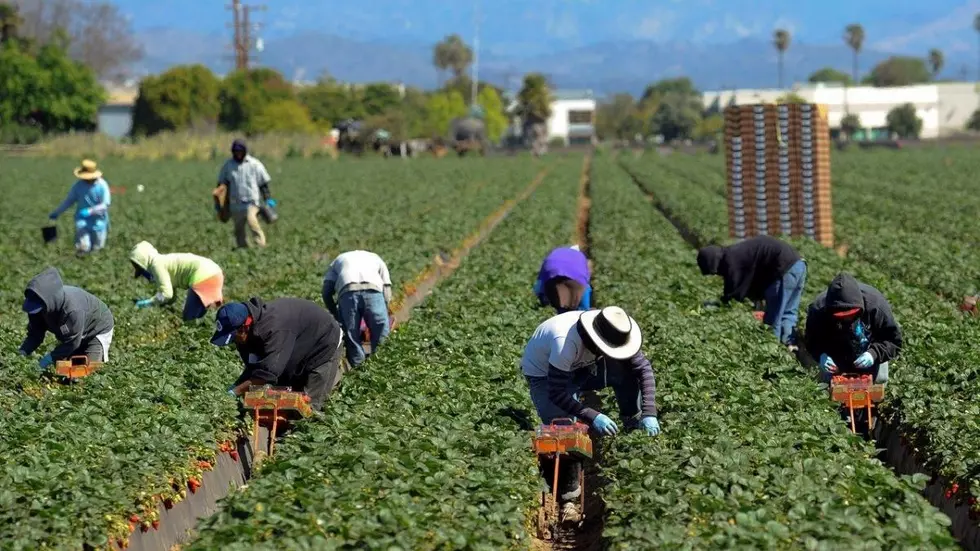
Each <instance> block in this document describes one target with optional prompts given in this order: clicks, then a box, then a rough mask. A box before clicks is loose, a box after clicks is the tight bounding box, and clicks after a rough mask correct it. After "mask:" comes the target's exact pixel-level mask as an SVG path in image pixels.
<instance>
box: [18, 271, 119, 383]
mask: <svg viewBox="0 0 980 551" xmlns="http://www.w3.org/2000/svg"><path fill="white" fill-rule="evenodd" d="M23 309H24V312H26V313H27V338H25V339H24V342H23V343H22V344H21V345H20V348H19V349H18V353H19V354H20V355H22V356H29V355H31V354H33V353H34V351H35V350H37V349H38V348H39V347H40V346H41V344H43V343H44V337H45V335H46V334H47V333H48V332H50V333H51V334H53V335H54V336H55V338H56V339H58V345H57V346H55V347H54V349H52V350H51V352H48V353H47V354H45V355H44V356H43V357H41V360H40V367H41V369H47V368H48V367H50V366H51V365H53V364H54V363H55V362H56V361H59V360H66V359H69V358H71V357H72V356H87V357H88V359H89V361H91V362H103V363H105V362H108V361H109V345H110V344H112V330H113V327H114V325H115V321H114V320H113V318H112V312H111V311H109V307H108V306H106V305H105V303H104V302H102V301H101V300H99V299H98V298H97V297H96V296H95V295H92V294H91V293H89V292H87V291H85V290H83V289H79V288H78V287H72V286H70V285H65V284H64V282H63V281H62V279H61V274H60V273H59V272H58V270H57V269H56V268H47V269H45V270H44V271H43V272H41V273H40V274H38V275H36V276H34V278H33V279H31V281H30V282H29V283H28V284H27V288H26V289H25V290H24V305H23Z"/></svg>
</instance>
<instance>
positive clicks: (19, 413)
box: [0, 160, 540, 549]
mask: <svg viewBox="0 0 980 551" xmlns="http://www.w3.org/2000/svg"><path fill="white" fill-rule="evenodd" d="M399 165H401V166H399ZM151 166H152V167H153V169H154V170H155V171H156V172H155V173H154V174H152V176H146V165H145V164H144V165H141V164H137V163H119V164H118V165H116V166H113V167H112V172H110V173H109V174H108V176H109V178H110V182H111V183H112V184H113V185H126V186H127V192H126V193H120V194H118V195H117V197H115V199H114V202H113V207H112V215H111V216H112V230H111V233H110V247H109V248H108V249H107V250H106V251H104V252H103V253H102V254H100V255H98V256H96V257H93V258H87V259H82V260H76V259H74V258H73V257H72V255H70V252H69V246H68V245H67V244H62V245H59V246H57V247H52V248H49V249H43V248H41V247H40V246H39V240H40V239H39V236H38V235H36V233H39V232H37V231H36V225H33V224H31V220H35V221H36V220H38V219H41V220H43V217H44V213H46V212H47V211H48V210H50V208H51V206H50V204H49V203H51V204H54V203H56V202H57V201H58V200H59V199H60V197H61V195H62V191H63V189H64V186H61V185H57V184H56V183H52V182H58V181H62V182H63V181H64V178H63V172H65V171H64V169H65V168H66V167H57V166H55V167H47V166H45V167H43V168H41V169H39V168H38V165H37V164H31V161H29V160H14V161H11V167H10V168H12V170H13V172H14V174H15V175H16V176H17V178H15V179H18V181H21V182H24V183H25V184H30V185H33V186H35V187H36V188H37V190H38V192H37V193H36V194H33V195H31V194H26V193H25V194H14V195H13V196H12V197H11V200H12V202H13V205H12V206H13V207H14V208H16V212H13V213H11V216H10V217H5V218H3V221H2V222H0V223H2V224H3V225H4V228H3V229H4V230H9V231H8V234H7V235H8V236H10V239H8V240H6V241H5V242H4V244H3V245H0V252H2V254H3V256H4V259H5V267H6V266H9V267H10V270H4V271H3V275H2V276H0V278H2V279H3V281H2V283H3V287H2V290H3V294H2V297H0V298H2V301H0V307H2V308H3V311H4V312H8V313H9V315H5V316H2V317H0V330H2V332H0V341H2V342H0V345H2V352H0V359H2V362H3V364H4V369H3V371H2V372H0V441H2V442H3V443H4V445H3V446H2V448H0V522H2V528H0V540H2V541H4V542H5V544H9V545H10V547H12V548H15V549H19V548H24V549H26V548H32V549H33V548H37V547H42V546H45V545H47V546H50V547H60V546H81V544H82V543H86V544H89V545H94V546H99V545H104V544H105V543H106V542H107V540H108V538H109V536H110V535H113V536H124V535H125V533H127V530H128V523H127V522H126V521H125V519H126V517H127V516H128V515H129V514H131V513H140V512H141V511H142V510H144V509H146V510H149V509H152V508H154V507H153V505H154V501H155V499H157V498H158V497H174V498H175V499H177V500H179V499H180V495H179V491H177V490H175V489H174V484H173V483H176V486H177V487H180V486H182V485H183V483H184V482H185V481H186V480H187V479H189V478H191V477H195V476H198V475H199V474H200V468H199V466H198V464H197V463H198V460H210V459H213V457H214V454H215V450H216V448H217V447H218V445H219V442H221V441H224V440H225V439H227V438H229V437H230V436H231V435H232V434H233V432H234V430H235V428H236V425H237V423H238V420H237V410H236V407H235V404H234V401H233V400H232V399H230V398H229V397H227V395H226V394H225V393H224V389H225V388H226V387H227V385H228V384H229V382H230V381H231V380H234V378H235V377H236V376H237V374H238V372H239V370H240V366H239V365H238V360H237V357H236V356H235V355H233V354H230V353H228V351H221V350H218V349H216V348H215V347H212V346H210V345H209V344H208V337H209V335H210V333H211V331H212V326H211V324H210V323H208V322H206V321H205V322H201V323H196V324H194V323H191V324H180V323H179V321H178V319H177V318H179V314H178V312H179V304H178V310H177V311H174V310H173V309H170V310H169V311H168V309H152V310H150V311H139V312H137V311H135V309H134V308H133V307H132V302H131V299H132V297H134V296H139V295H143V296H147V295H149V294H151V292H152V291H151V290H150V289H148V288H146V287H145V283H144V285H143V286H141V285H140V284H139V283H138V282H135V281H134V280H133V279H132V269H131V267H130V265H129V262H128V261H127V260H126V257H127V254H128V249H129V247H130V246H131V245H132V244H133V243H135V242H137V241H139V240H142V239H148V240H150V241H151V242H153V243H154V244H156V245H157V247H158V248H159V249H160V250H162V251H172V250H174V251H183V250H188V251H194V252H197V253H199V254H205V255H209V256H211V257H212V258H214V259H215V260H216V261H217V262H218V263H219V264H220V265H221V266H222V267H223V268H224V270H225V274H226V281H227V284H228V288H227V289H226V300H243V299H245V298H248V297H249V296H252V295H256V294H257V295H261V296H264V297H267V298H269V297H276V296H284V295H291V296H301V297H306V298H310V299H315V300H317V301H318V302H319V300H320V299H319V294H320V280H321V278H322V274H323V271H324V270H325V268H326V264H327V263H328V262H329V260H330V259H331V258H332V257H333V255H335V254H337V253H339V252H340V251H342V250H344V249H349V248H356V247H364V248H370V249H372V250H375V251H376V252H378V253H379V254H381V255H382V256H383V257H384V258H385V259H386V260H387V261H388V264H389V267H390V270H391V273H392V278H393V283H395V285H396V287H397V286H400V285H401V284H403V283H405V282H408V281H410V280H411V279H412V278H413V276H414V274H415V273H416V272H418V271H420V270H421V269H422V268H424V267H425V266H426V265H427V264H429V263H430V262H431V261H432V257H433V256H434V255H435V254H436V253H438V252H439V251H440V250H452V249H453V248H455V246H457V245H458V244H459V242H460V241H461V240H462V239H463V237H464V236H465V235H467V234H468V233H469V232H472V231H473V230H474V229H476V227H477V226H478V224H479V223H480V221H481V220H482V219H483V218H484V217H486V216H487V215H488V214H490V213H491V212H493V211H494V210H495V209H496V208H497V206H499V205H500V204H501V203H503V202H504V201H505V200H507V199H510V198H511V197H513V196H515V195H517V194H518V193H519V192H520V191H521V190H522V189H523V188H525V187H526V186H527V185H528V184H529V183H530V182H531V180H532V179H533V177H534V175H535V174H536V173H537V172H538V171H539V169H540V167H539V166H534V165H532V164H531V163H529V162H527V161H526V160H515V161H513V162H511V161H505V162H501V163H498V164H495V165H494V166H492V167H491V166H489V165H488V164H485V163H483V162H481V161H478V160H477V161H475V162H473V163H468V164H464V163H458V162H454V161H452V160H449V161H447V162H444V163H442V164H440V163H437V162H436V161H431V162H428V161H424V162H421V163H419V165H418V166H417V167H416V166H414V164H413V167H407V165H402V164H401V163H397V164H396V163H380V162H379V163H372V164H344V163H331V162H329V161H321V162H319V163H315V162H304V163H298V162H297V163H293V164H288V163H287V164H285V165H283V167H282V170H281V172H280V171H275V170H274V173H273V176H274V177H275V178H276V182H275V183H274V185H273V192H274V193H275V194H276V196H277V197H278V198H279V199H280V200H281V203H282V208H281V214H282V218H281V219H280V221H279V222H278V223H277V224H276V225H275V226H273V227H271V228H269V231H268V234H269V240H270V247H269V248H268V249H266V250H263V251H255V250H252V251H246V252H232V251H230V250H229V249H230V233H231V227H230V226H222V225H219V224H217V223H216V222H214V220H213V214H212V213H211V211H210V205H209V204H208V201H209V198H208V192H209V189H210V188H211V186H212V182H213V179H214V175H213V172H214V170H213V169H214V167H211V166H209V165H205V164H203V163H200V164H177V163H169V164H168V163H157V164H154V165H151ZM5 168H8V167H7V165H6V164H5ZM68 173H69V174H70V171H69V172H68ZM46 178H49V179H50V180H46ZM137 183H143V184H144V185H145V186H146V191H145V192H144V193H139V194H137V193H135V192H134V189H133V188H134V187H135V185H136V184H137ZM69 217H70V215H69ZM63 227H64V226H63ZM68 240H70V236H68ZM48 264H53V265H56V266H58V267H59V268H61V269H62V272H63V274H64V276H65V279H66V281H67V282H68V283H70V284H77V285H80V286H82V287H84V288H87V289H89V290H90V291H92V292H94V293H95V294H97V295H98V296H100V297H102V298H103V299H104V300H105V301H106V302H107V304H109V306H110V307H111V308H112V309H113V312H114V315H115V319H116V330H115V341H114V343H113V348H112V351H111V353H110V356H111V363H110V364H108V365H107V366H106V367H105V368H104V369H103V370H102V371H100V372H99V373H97V374H95V375H93V376H92V377H90V378H89V379H87V380H86V381H84V383H83V384H81V385H78V386H76V387H63V386H60V385H57V384H51V383H43V382H38V378H37V374H36V367H35V366H36V363H35V362H36V358H32V359H20V358H17V357H16V356H15V354H14V352H15V350H16V347H17V345H18V344H19V339H20V338H21V337H22V333H23V323H24V322H23V320H24V318H23V314H22V313H21V312H20V309H19V306H20V301H21V300H22V297H23V295H22V289H23V285H24V284H25V283H26V281H27V279H28V278H29V277H30V276H31V275H33V274H34V273H36V272H37V271H39V270H40V269H41V268H43V267H44V266H45V265H48ZM49 342H50V338H49Z"/></svg>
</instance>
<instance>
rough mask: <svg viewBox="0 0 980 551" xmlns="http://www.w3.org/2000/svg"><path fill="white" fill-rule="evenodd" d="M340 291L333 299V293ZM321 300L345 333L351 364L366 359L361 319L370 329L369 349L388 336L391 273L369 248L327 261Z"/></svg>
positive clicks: (356, 364) (389, 328) (375, 347)
mask: <svg viewBox="0 0 980 551" xmlns="http://www.w3.org/2000/svg"><path fill="white" fill-rule="evenodd" d="M335 292H336V293H337V294H338V295H339V301H338V302H339V305H338V302H334V298H333V295H334V293H335ZM323 302H324V304H326V306H327V310H329V311H330V313H331V314H333V316H334V318H336V319H338V320H340V323H341V325H342V326H343V328H344V333H345V337H346V340H345V345H346V347H347V361H348V362H349V363H350V364H351V366H353V367H357V366H359V365H361V364H362V363H363V362H364V360H365V355H364V347H363V346H361V339H360V335H361V321H362V320H363V321H364V322H365V324H366V325H367V328H368V330H369V331H370V332H371V353H372V354H373V353H374V352H377V350H378V347H379V346H380V345H381V343H382V342H384V340H385V338H386V337H387V336H388V333H389V331H390V330H391V327H389V324H388V303H389V302H391V276H390V275H389V274H388V266H387V265H386V264H385V261H384V260H382V259H381V257H380V256H378V255H376V254H374V253H372V252H369V251H348V252H345V253H342V254H340V255H339V256H337V258H335V259H334V260H333V262H331V263H330V267H329V268H327V273H326V274H325V275H324V276H323Z"/></svg>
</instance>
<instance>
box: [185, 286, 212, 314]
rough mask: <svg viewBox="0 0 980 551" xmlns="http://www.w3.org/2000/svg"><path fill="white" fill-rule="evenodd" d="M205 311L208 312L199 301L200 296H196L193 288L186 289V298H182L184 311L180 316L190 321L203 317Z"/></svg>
mask: <svg viewBox="0 0 980 551" xmlns="http://www.w3.org/2000/svg"><path fill="white" fill-rule="evenodd" d="M206 313H208V309H207V308H205V307H204V303H203V302H201V297H199V296H197V293H195V292H194V289H188V290H187V299H186V300H184V313H183V315H182V316H181V317H183V318H184V321H191V320H196V319H201V318H203V317H204V314H206Z"/></svg>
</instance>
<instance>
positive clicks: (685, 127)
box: [650, 92, 703, 141]
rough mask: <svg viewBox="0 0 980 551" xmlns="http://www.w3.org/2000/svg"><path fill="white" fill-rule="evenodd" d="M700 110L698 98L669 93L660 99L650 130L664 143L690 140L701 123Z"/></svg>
mask: <svg viewBox="0 0 980 551" xmlns="http://www.w3.org/2000/svg"><path fill="white" fill-rule="evenodd" d="M702 109H703V107H702V105H701V100H700V99H699V96H694V95H691V94H685V93H680V92H670V93H668V94H666V95H664V96H663V97H662V98H661V99H660V101H659V104H658V105H657V110H656V111H655V112H654V114H653V118H652V119H651V120H650V129H651V131H652V133H654V134H660V135H662V136H663V137H664V140H666V141H671V140H677V139H686V138H691V137H693V136H694V129H695V128H697V126H698V124H699V123H700V122H701V111H702Z"/></svg>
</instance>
